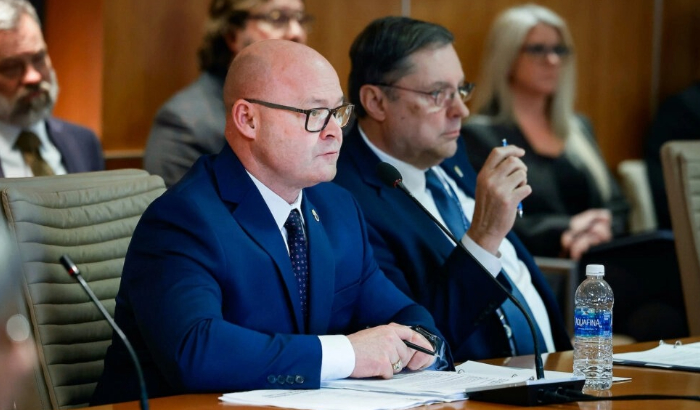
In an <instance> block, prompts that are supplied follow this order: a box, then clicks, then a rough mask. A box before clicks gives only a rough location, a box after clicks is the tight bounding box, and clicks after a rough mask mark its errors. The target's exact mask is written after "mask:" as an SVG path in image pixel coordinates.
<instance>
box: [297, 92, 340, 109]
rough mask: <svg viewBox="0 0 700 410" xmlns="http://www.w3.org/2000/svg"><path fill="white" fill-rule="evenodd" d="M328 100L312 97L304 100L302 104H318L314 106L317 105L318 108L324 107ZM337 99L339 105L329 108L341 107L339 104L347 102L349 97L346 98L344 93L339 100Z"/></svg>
mask: <svg viewBox="0 0 700 410" xmlns="http://www.w3.org/2000/svg"><path fill="white" fill-rule="evenodd" d="M327 101H328V100H325V99H320V98H311V99H309V100H306V101H304V102H303V103H302V105H303V104H307V103H308V104H316V105H315V106H314V107H315V108H318V107H322V106H323V105H324V104H327ZM336 101H338V104H337V105H334V106H333V107H328V108H334V107H339V106H341V105H343V103H345V102H346V101H347V99H346V98H345V96H344V95H343V96H342V97H340V98H339V99H338V100H336Z"/></svg>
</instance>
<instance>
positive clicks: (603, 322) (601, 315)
mask: <svg viewBox="0 0 700 410" xmlns="http://www.w3.org/2000/svg"><path fill="white" fill-rule="evenodd" d="M574 336H576V337H612V312H610V311H607V310H600V309H595V308H576V312H575V314H574Z"/></svg>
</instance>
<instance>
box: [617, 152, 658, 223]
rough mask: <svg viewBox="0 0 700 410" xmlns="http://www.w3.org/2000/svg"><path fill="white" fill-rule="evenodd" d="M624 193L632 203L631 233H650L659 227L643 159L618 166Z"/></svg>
mask: <svg viewBox="0 0 700 410" xmlns="http://www.w3.org/2000/svg"><path fill="white" fill-rule="evenodd" d="M617 173H618V174H619V175H620V185H621V187H622V192H624V194H625V197H627V200H628V201H629V203H630V214H629V221H628V222H629V229H630V232H631V233H641V232H649V231H653V230H655V229H656V227H657V226H658V224H657V221H656V212H655V211H654V200H653V198H652V196H651V186H650V185H649V178H648V177H647V164H646V162H644V160H641V159H628V160H624V161H622V162H620V164H619V165H618V166H617Z"/></svg>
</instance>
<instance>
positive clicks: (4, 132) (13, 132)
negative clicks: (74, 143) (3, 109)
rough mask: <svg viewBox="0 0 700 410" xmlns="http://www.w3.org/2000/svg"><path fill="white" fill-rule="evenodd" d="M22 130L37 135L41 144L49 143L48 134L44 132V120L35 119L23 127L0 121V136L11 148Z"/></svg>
mask: <svg viewBox="0 0 700 410" xmlns="http://www.w3.org/2000/svg"><path fill="white" fill-rule="evenodd" d="M22 130H27V131H31V132H33V133H34V134H35V135H36V136H37V137H39V141H41V145H42V146H46V145H50V142H49V135H48V133H47V132H46V126H45V125H44V120H40V121H37V122H35V123H34V124H31V125H30V126H28V127H25V128H21V127H18V126H16V125H12V124H8V123H6V122H2V121H0V136H2V138H3V139H5V141H7V145H8V146H9V147H11V148H12V147H14V146H15V143H16V142H17V138H18V137H19V134H20V132H22Z"/></svg>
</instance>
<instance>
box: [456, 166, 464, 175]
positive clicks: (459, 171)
mask: <svg viewBox="0 0 700 410" xmlns="http://www.w3.org/2000/svg"><path fill="white" fill-rule="evenodd" d="M455 172H456V173H457V175H459V177H460V178H464V174H463V173H462V170H461V169H459V165H455Z"/></svg>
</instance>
